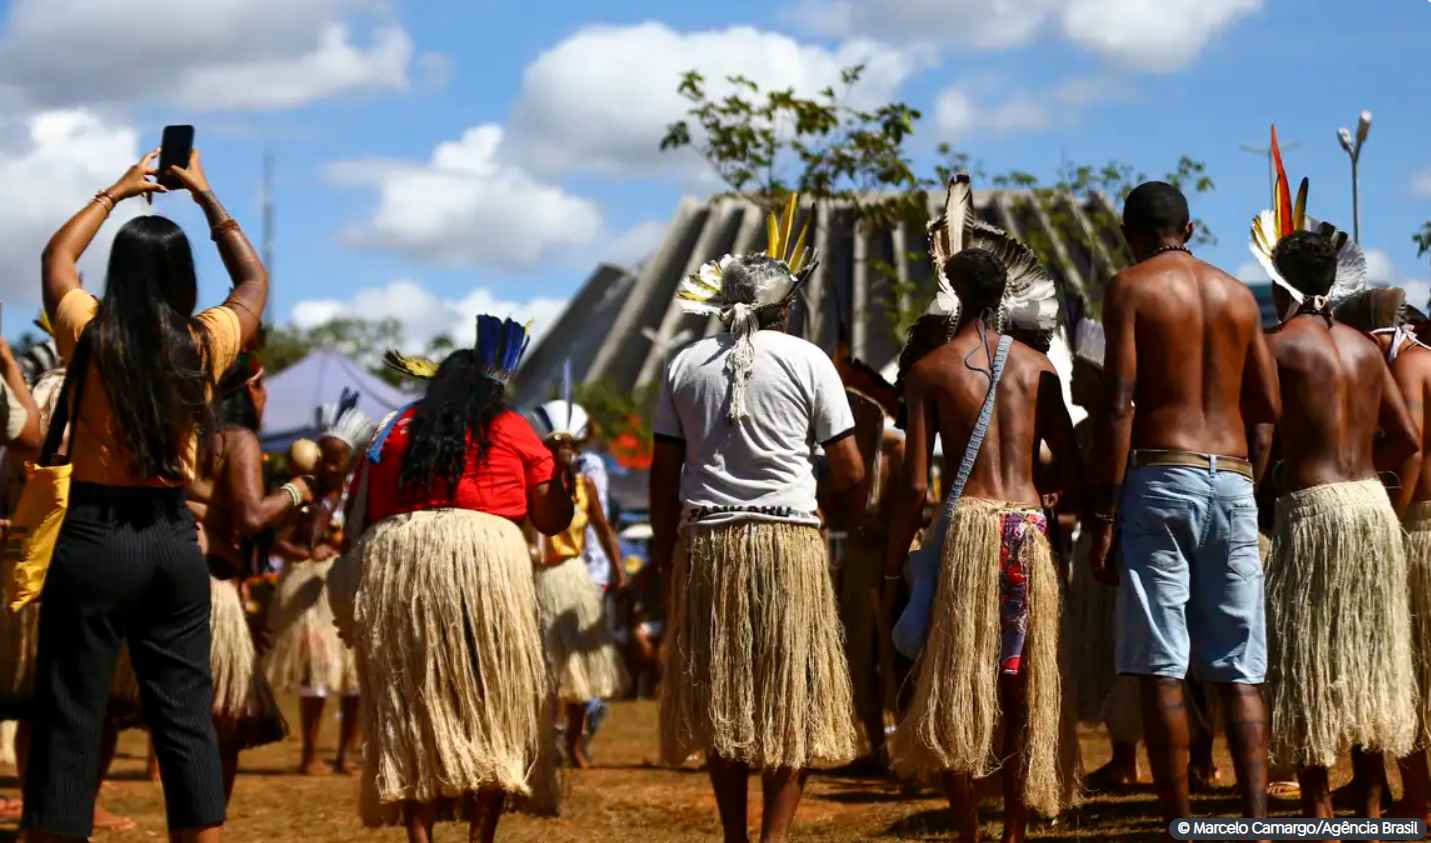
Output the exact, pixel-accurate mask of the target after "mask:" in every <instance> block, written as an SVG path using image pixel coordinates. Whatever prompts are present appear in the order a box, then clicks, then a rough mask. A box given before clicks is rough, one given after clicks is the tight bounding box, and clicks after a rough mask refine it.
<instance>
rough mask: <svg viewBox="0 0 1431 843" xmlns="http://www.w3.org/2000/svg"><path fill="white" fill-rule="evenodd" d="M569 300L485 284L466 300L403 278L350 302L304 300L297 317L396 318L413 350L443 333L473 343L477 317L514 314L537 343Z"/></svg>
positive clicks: (300, 321) (302, 322) (309, 323)
mask: <svg viewBox="0 0 1431 843" xmlns="http://www.w3.org/2000/svg"><path fill="white" fill-rule="evenodd" d="M566 304H567V303H566V300H564V299H556V298H534V299H528V300H526V301H511V300H506V299H502V298H499V297H497V296H496V295H494V294H493V293H492V292H491V291H490V290H487V289H485V288H477V289H475V290H472V291H471V292H469V293H468V294H467V295H465V296H463V297H462V298H460V299H444V298H441V297H439V296H437V295H435V294H433V293H432V292H431V291H429V290H427V289H426V288H424V287H422V286H421V285H420V284H418V283H416V282H414V281H410V280H399V281H393V282H392V283H390V284H388V285H386V286H383V287H369V288H366V289H363V290H359V291H358V292H357V293H356V294H355V295H354V296H353V298H351V299H349V300H347V301H341V300H338V299H310V300H308V301H301V302H299V303H298V304H296V305H294V307H293V315H292V319H293V322H294V324H296V325H298V326H299V327H301V328H312V327H314V326H315V325H321V324H323V323H324V322H328V321H331V320H333V319H336V318H339V317H345V318H357V319H368V320H379V319H396V320H398V322H400V323H401V324H402V326H403V337H404V339H405V341H406V343H407V347H408V350H410V351H420V350H422V349H423V348H426V347H427V345H428V343H430V342H431V341H432V340H433V338H435V337H438V336H446V337H448V338H449V339H451V340H452V341H453V342H455V343H456V344H457V345H458V347H462V346H471V345H472V344H473V343H475V342H476V340H477V329H476V319H477V315H478V314H481V313H490V314H492V315H494V316H504V317H505V316H510V317H511V318H513V319H515V320H517V321H518V322H527V321H531V323H532V338H533V342H534V343H535V342H536V341H537V340H540V339H541V337H542V335H543V334H545V333H546V332H547V331H548V330H550V329H551V327H552V325H554V324H556V321H557V319H558V318H559V317H560V316H561V314H562V311H563V310H565V309H566Z"/></svg>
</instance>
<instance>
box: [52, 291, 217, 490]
mask: <svg viewBox="0 0 1431 843" xmlns="http://www.w3.org/2000/svg"><path fill="white" fill-rule="evenodd" d="M98 312H99V300H98V299H96V298H95V297H94V296H92V295H90V294H89V293H88V292H86V291H84V290H81V289H74V290H71V291H69V292H68V293H66V294H65V297H64V298H63V299H61V300H60V304H59V306H58V307H56V308H55V320H54V321H55V346H56V347H57V348H58V349H59V352H60V356H61V357H62V358H64V359H65V360H69V359H70V357H71V355H73V354H74V350H75V344H76V343H78V342H79V338H80V334H81V333H82V332H83V331H84V328H85V326H86V325H88V324H89V323H90V321H91V320H93V319H94V317H95V314H97V313H98ZM195 322H197V323H198V328H197V329H195V330H194V331H193V333H194V338H195V339H196V340H198V341H199V343H200V345H201V347H202V349H203V352H202V353H203V356H204V365H205V366H206V367H207V368H208V371H209V374H210V375H211V377H212V378H213V379H214V381H217V380H218V379H219V377H220V376H221V375H222V374H223V373H224V372H225V371H227V370H228V367H229V366H231V365H232V364H233V362H234V359H235V358H237V357H238V354H239V350H240V348H239V346H240V344H241V342H242V339H243V336H242V331H241V330H240V328H239V319H238V314H237V313H235V312H234V311H233V310H231V309H230V308H227V307H212V308H209V309H208V310H205V311H204V312H202V313H200V314H199V315H198V316H197V317H195ZM98 366H99V364H98V362H97V361H95V362H91V363H90V367H89V372H88V373H86V377H88V378H89V382H88V383H87V384H86V386H85V390H84V406H82V407H80V408H79V412H78V413H77V414H75V416H76V418H75V420H74V422H73V424H74V425H75V426H76V428H75V429H76V430H77V431H78V432H77V433H72V434H71V436H72V437H73V436H74V435H78V436H79V441H80V447H79V448H78V449H77V450H76V452H75V453H74V455H73V457H72V462H73V464H74V482H76V483H101V484H104V485H106V486H180V485H183V482H181V481H178V480H162V479H160V478H157V477H138V476H136V475H135V472H134V466H133V462H134V460H133V456H132V455H131V454H130V453H129V449H128V447H126V445H125V444H124V443H125V441H126V439H127V436H126V434H125V431H121V430H118V429H117V427H116V424H115V421H114V415H113V412H112V411H111V409H110V406H109V394H108V393H107V392H106V390H105V388H104V384H103V382H102V381H101V377H100V374H99V369H98ZM198 455H199V438H198V435H197V434H191V435H190V437H189V444H188V445H187V446H186V447H185V451H184V459H183V463H184V475H185V476H186V477H187V478H190V479H192V478H193V477H194V466H195V464H196V463H197V462H198Z"/></svg>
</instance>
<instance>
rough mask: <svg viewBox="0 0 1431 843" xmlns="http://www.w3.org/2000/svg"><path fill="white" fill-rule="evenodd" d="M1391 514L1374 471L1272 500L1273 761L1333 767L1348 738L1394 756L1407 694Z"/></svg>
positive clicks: (1407, 636) (1407, 626)
mask: <svg viewBox="0 0 1431 843" xmlns="http://www.w3.org/2000/svg"><path fill="white" fill-rule="evenodd" d="M1407 585H1408V580H1407V565H1406V551H1405V545H1404V540H1403V536H1402V532H1401V524H1400V523H1399V522H1398V521H1397V518H1396V513H1395V512H1394V511H1393V510H1392V508H1391V502H1390V500H1389V499H1388V498H1387V495H1386V490H1385V489H1383V488H1382V486H1381V484H1380V483H1379V482H1377V481H1375V480H1367V481H1362V482H1355V483H1330V484H1327V485H1324V486H1314V487H1312V488H1310V489H1303V490H1301V491H1297V492H1293V493H1291V494H1290V495H1285V496H1283V497H1282V498H1280V499H1279V500H1278V501H1277V526H1276V531H1275V535H1274V537H1273V542H1272V556H1271V558H1269V559H1268V562H1267V638H1268V645H1269V653H1268V655H1269V659H1268V673H1267V684H1268V686H1269V689H1270V694H1269V699H1270V703H1271V705H1270V708H1271V712H1272V729H1271V742H1272V743H1271V750H1272V756H1273V759H1274V760H1275V761H1276V762H1278V763H1283V764H1295V765H1298V766H1322V767H1330V766H1333V765H1334V764H1335V763H1336V761H1337V757H1338V756H1339V755H1340V754H1341V753H1342V752H1344V751H1346V750H1348V749H1349V748H1350V747H1351V746H1352V745H1353V744H1359V745H1361V746H1363V747H1366V748H1367V749H1368V750H1371V751H1374V752H1391V753H1393V754H1395V755H1397V756H1402V755H1406V754H1407V753H1409V752H1410V751H1411V748H1412V746H1413V745H1414V744H1415V739H1416V731H1417V705H1416V701H1417V700H1418V699H1419V698H1420V695H1419V694H1418V692H1417V686H1416V674H1415V671H1414V669H1413V659H1412V649H1411V601H1410V596H1409V595H1408V593H1407V592H1408V590H1409V589H1408V588H1407Z"/></svg>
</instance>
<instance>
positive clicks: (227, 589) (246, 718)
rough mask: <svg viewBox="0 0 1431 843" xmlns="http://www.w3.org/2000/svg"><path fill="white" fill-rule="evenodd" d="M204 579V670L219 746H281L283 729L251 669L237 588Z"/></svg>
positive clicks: (268, 691)
mask: <svg viewBox="0 0 1431 843" xmlns="http://www.w3.org/2000/svg"><path fill="white" fill-rule="evenodd" d="M209 579H210V582H209V592H210V605H211V606H212V613H211V614H210V616H209V624H210V627H211V629H212V630H213V635H212V637H211V640H212V643H211V645H210V648H209V667H210V671H211V672H212V673H213V677H214V725H215V726H216V727H217V728H218V732H219V740H220V741H224V742H228V743H231V744H237V745H238V747H239V748H240V749H250V748H252V747H256V746H263V745H264V744H269V743H274V742H276V741H281V740H283V739H284V738H285V737H286V736H287V735H288V723H287V722H286V721H285V720H284V719H283V712H281V711H280V710H279V708H278V703H277V701H275V700H274V698H273V689H272V688H271V687H269V684H268V679H266V678H265V677H264V675H263V672H262V671H260V670H257V669H256V667H257V661H258V654H257V653H256V652H255V651H254V647H253V635H252V633H250V632H249V628H248V619H247V618H246V617H245V615H244V610H243V601H242V600H241V598H240V597H239V588H238V583H237V582H236V581H234V580H221V579H217V578H214V577H210V578H209Z"/></svg>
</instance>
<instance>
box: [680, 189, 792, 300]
mask: <svg viewBox="0 0 1431 843" xmlns="http://www.w3.org/2000/svg"><path fill="white" fill-rule="evenodd" d="M799 203H800V197H799V194H795V193H791V194H790V195H789V196H788V197H786V199H785V208H784V210H783V211H782V213H781V214H780V215H779V216H776V214H775V213H774V212H773V211H772V212H771V213H770V214H769V216H768V217H767V218H766V222H765V227H766V246H765V251H764V252H763V253H761V254H764V255H765V257H767V258H770V259H771V260H773V261H775V262H776V263H777V264H779V265H780V266H781V268H783V269H784V270H785V272H784V273H783V276H782V277H778V278H777V279H776V280H775V282H774V283H770V284H767V285H765V286H764V287H762V288H760V289H758V290H756V300H755V301H754V302H735V301H731V300H730V299H729V298H728V293H729V291H728V290H726V289H725V270H726V269H728V268H729V267H730V265H731V264H732V263H733V262H735V261H739V260H743V259H746V258H747V256H745V255H725V256H724V257H722V258H720V259H719V260H713V261H706V262H705V263H703V264H701V267H700V269H698V270H696V271H695V272H692V273H691V274H690V275H688V276H686V278H685V280H683V281H681V283H680V285H679V286H678V287H677V288H676V299H677V300H678V301H679V303H680V306H681V310H683V311H685V312H686V313H693V314H697V315H703V316H713V315H720V316H721V317H722V318H723V319H728V318H729V317H728V313H729V311H730V310H731V309H732V308H733V307H734V306H735V305H738V304H744V305H754V306H755V307H778V306H781V305H784V304H785V303H786V302H788V301H790V299H791V298H793V297H794V296H795V293H796V292H797V291H798V290H799V289H800V286H801V285H802V284H804V283H805V281H806V280H807V279H808V278H809V277H810V273H812V272H814V270H815V267H816V266H817V265H818V264H819V260H818V259H817V258H816V256H815V253H814V252H813V250H811V249H810V248H809V247H807V246H806V245H805V240H806V238H807V237H808V236H809V233H810V221H809V220H806V221H805V224H804V225H802V226H801V227H800V233H799V234H798V235H796V234H795V217H796V215H797V213H798V212H799V210H800V204H799ZM792 235H793V239H792Z"/></svg>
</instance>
